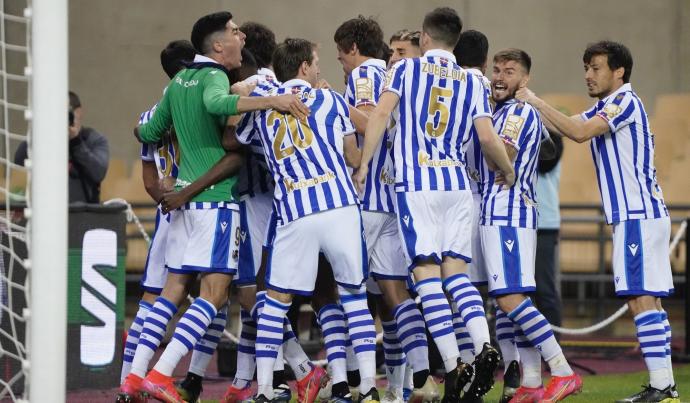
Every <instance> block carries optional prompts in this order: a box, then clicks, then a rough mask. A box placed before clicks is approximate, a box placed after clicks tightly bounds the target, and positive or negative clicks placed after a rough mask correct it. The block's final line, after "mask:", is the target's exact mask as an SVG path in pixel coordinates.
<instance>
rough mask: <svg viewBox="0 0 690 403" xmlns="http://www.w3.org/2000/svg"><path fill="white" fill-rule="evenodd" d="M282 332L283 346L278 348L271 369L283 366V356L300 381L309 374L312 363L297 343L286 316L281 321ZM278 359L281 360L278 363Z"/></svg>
mask: <svg viewBox="0 0 690 403" xmlns="http://www.w3.org/2000/svg"><path fill="white" fill-rule="evenodd" d="M283 332H284V335H283V346H282V348H280V349H278V357H277V358H276V365H275V366H274V367H273V370H274V371H280V370H282V369H284V368H285V365H284V362H283V356H285V358H286V359H287V362H288V364H289V365H290V368H292V372H293V373H294V374H295V378H296V379H297V380H298V381H301V380H302V379H304V378H306V377H307V375H309V373H310V372H311V370H312V369H313V368H314V365H313V364H312V363H311V360H310V359H309V357H307V354H306V353H305V352H304V350H302V347H301V346H300V345H299V342H298V341H297V337H295V333H294V332H293V331H292V325H290V321H289V320H288V318H285V322H284V323H283ZM281 351H282V353H281ZM278 361H281V363H280V365H279V364H278Z"/></svg>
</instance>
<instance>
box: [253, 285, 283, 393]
mask: <svg viewBox="0 0 690 403" xmlns="http://www.w3.org/2000/svg"><path fill="white" fill-rule="evenodd" d="M289 309H290V304H284V303H282V302H280V301H278V300H275V299H273V298H271V297H269V296H266V301H265V304H264V307H263V310H262V311H261V314H260V315H259V321H258V322H257V323H258V325H257V327H256V329H257V333H256V367H257V374H256V376H257V382H258V383H259V389H258V391H257V395H261V394H262V395H264V396H266V397H267V398H268V399H269V400H271V399H273V368H274V366H275V360H276V358H277V357H278V348H279V347H280V346H281V345H282V344H283V325H284V323H285V315H287V312H288V310H289Z"/></svg>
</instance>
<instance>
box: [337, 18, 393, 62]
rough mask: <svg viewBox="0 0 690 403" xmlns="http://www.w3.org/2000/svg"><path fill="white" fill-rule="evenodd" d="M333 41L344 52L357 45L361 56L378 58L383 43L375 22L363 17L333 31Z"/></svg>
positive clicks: (344, 23) (346, 22)
mask: <svg viewBox="0 0 690 403" xmlns="http://www.w3.org/2000/svg"><path fill="white" fill-rule="evenodd" d="M333 40H334V41H335V43H336V44H337V45H338V47H339V48H340V49H342V50H344V51H349V50H350V49H352V45H355V44H356V45H357V49H359V53H360V54H361V55H362V56H367V57H378V56H379V52H380V50H381V43H382V42H383V31H382V30H381V26H380V25H379V23H378V22H376V20H374V19H373V18H371V17H369V18H367V17H364V16H363V15H360V16H358V17H357V18H353V19H350V20H347V21H345V22H343V23H342V24H341V25H340V26H339V27H338V29H336V30H335V34H334V35H333Z"/></svg>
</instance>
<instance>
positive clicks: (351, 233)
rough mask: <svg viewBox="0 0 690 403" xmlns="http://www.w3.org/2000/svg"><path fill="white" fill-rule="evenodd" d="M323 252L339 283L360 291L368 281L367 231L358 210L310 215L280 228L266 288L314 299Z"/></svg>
mask: <svg viewBox="0 0 690 403" xmlns="http://www.w3.org/2000/svg"><path fill="white" fill-rule="evenodd" d="M320 252H322V253H323V254H324V255H325V256H326V259H328V261H329V262H330V264H331V267H332V268H333V276H334V277H335V281H336V282H337V283H338V284H340V285H342V286H343V287H350V288H358V287H360V286H361V285H362V283H364V280H366V278H367V262H366V246H365V244H364V230H363V229H362V218H361V215H360V212H359V207H358V206H346V207H340V208H337V209H333V210H327V211H322V212H320V213H315V214H310V215H307V216H304V217H302V218H298V219H296V220H295V221H292V222H289V223H287V224H284V225H281V226H278V227H277V228H276V235H275V240H274V241H273V246H272V248H271V249H270V252H269V259H268V267H267V268H266V287H267V288H270V289H274V290H276V291H280V292H284V293H289V294H299V295H307V296H309V295H311V294H312V292H313V291H314V283H315V281H316V275H317V272H318V265H319V253H320Z"/></svg>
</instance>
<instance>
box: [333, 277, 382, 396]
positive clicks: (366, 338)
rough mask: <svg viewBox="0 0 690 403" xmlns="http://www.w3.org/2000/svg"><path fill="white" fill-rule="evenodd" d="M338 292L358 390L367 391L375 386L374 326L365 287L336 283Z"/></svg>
mask: <svg viewBox="0 0 690 403" xmlns="http://www.w3.org/2000/svg"><path fill="white" fill-rule="evenodd" d="M338 294H339V295H340V304H341V305H342V306H343V311H345V318H346V319H347V324H348V331H349V333H350V340H351V341H352V349H353V350H354V352H355V356H356V357H357V363H358V364H359V377H360V384H359V390H360V392H361V393H367V392H369V390H371V388H374V387H376V381H375V377H376V328H375V327H374V319H373V318H372V317H371V313H370V312H369V307H368V306H367V292H366V287H365V286H363V285H362V286H360V287H359V288H357V289H353V288H346V287H343V286H340V285H338Z"/></svg>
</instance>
